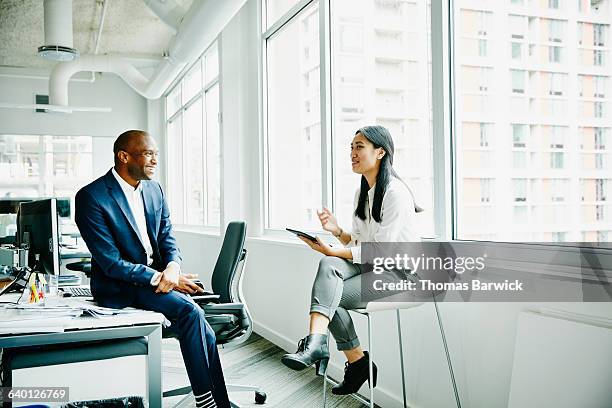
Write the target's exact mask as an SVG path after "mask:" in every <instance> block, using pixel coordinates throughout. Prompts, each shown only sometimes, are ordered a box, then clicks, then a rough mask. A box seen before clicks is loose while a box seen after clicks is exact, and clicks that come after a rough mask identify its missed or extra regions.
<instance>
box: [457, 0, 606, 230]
mask: <svg viewBox="0 0 612 408" xmlns="http://www.w3.org/2000/svg"><path fill="white" fill-rule="evenodd" d="M452 3H453V4H454V23H455V24H454V33H453V36H454V40H455V43H457V44H464V43H466V41H468V40H470V39H472V38H473V36H474V34H473V31H474V27H475V26H476V25H475V23H474V21H473V20H474V18H475V17H474V16H476V15H479V13H485V12H486V13H488V14H489V16H490V18H491V20H492V21H494V22H495V23H494V24H490V25H489V26H488V28H487V30H486V34H484V35H481V37H483V38H494V39H495V41H497V44H498V46H497V47H496V48H498V49H499V50H500V53H499V54H496V55H495V58H491V59H488V60H486V61H483V60H478V59H475V58H473V51H471V49H470V48H466V47H457V48H456V49H455V55H454V67H453V69H454V73H455V75H454V78H455V89H454V121H455V132H454V137H455V141H456V150H455V159H456V169H457V172H456V174H457V176H456V180H455V181H456V185H457V195H456V206H457V211H456V225H457V230H456V236H455V238H460V239H487V240H489V239H490V240H504V241H580V240H581V239H584V238H588V239H589V240H597V239H599V238H607V231H608V230H610V222H611V221H612V220H611V219H610V218H609V217H608V212H607V208H608V207H607V206H606V205H604V204H605V201H604V200H605V199H606V193H607V190H608V185H610V182H609V180H610V178H611V177H610V174H611V173H610V170H611V168H610V167H609V166H610V164H609V160H608V159H607V158H608V154H607V153H608V151H607V148H608V147H609V146H607V145H606V136H607V135H608V134H609V132H610V127H611V121H610V116H609V104H610V102H609V100H608V99H607V96H608V95H609V94H610V88H609V86H610V85H609V83H610V76H611V71H610V65H609V63H608V55H609V53H610V49H609V43H610V39H609V26H610V23H611V22H612V16H611V15H610V13H609V12H608V11H607V10H608V9H607V6H606V7H603V8H599V9H597V8H595V7H591V4H590V2H588V1H586V0H579V1H574V2H554V1H551V2H548V3H546V2H544V3H543V2H537V1H529V2H517V1H511V0H507V1H505V2H504V1H499V2H497V1H496V2H494V4H491V3H487V4H485V2H479V3H476V2H473V1H468V0H455V1H454V2H452ZM481 3H482V4H481ZM606 3H607V2H604V3H603V4H606ZM479 5H481V6H482V7H479ZM493 6H494V7H493ZM550 9H554V11H550ZM573 33H577V36H574V35H573ZM524 48H526V49H527V50H528V54H527V55H526V54H525V53H524V52H523V49H524ZM508 50H510V51H508ZM480 69H486V70H487V71H488V72H489V75H490V79H491V82H492V83H494V84H497V86H495V87H494V88H488V89H485V90H481V92H480V97H481V98H486V103H483V104H475V103H471V102H472V101H473V99H474V87H473V82H474V80H475V79H474V74H473V73H472V72H478V70H480ZM479 123H480V124H487V125H488V126H489V127H490V129H491V131H490V132H489V133H488V135H487V136H488V138H489V139H490V141H491V143H489V144H488V146H482V145H481V146H477V145H475V144H474V143H472V142H470V141H472V140H475V139H477V138H478V129H479V128H478V126H477V124H479ZM475 151H476V152H481V153H484V152H486V153H487V154H488V155H490V157H491V159H492V161H493V162H494V163H495V165H494V166H485V165H483V163H482V161H478V160H475V156H474V152H475ZM485 186H486V188H485ZM487 190H488V193H490V195H491V196H490V197H491V199H488V198H489V197H488V193H487ZM478 197H480V199H478ZM484 197H487V199H483V198H484ZM493 197H494V198H495V199H493Z"/></svg>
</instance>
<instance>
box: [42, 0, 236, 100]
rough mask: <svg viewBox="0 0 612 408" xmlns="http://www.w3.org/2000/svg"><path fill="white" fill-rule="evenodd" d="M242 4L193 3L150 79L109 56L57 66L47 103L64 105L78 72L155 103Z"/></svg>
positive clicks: (232, 0) (203, 0)
mask: <svg viewBox="0 0 612 408" xmlns="http://www.w3.org/2000/svg"><path fill="white" fill-rule="evenodd" d="M245 2H246V0H224V1H222V2H219V1H218V0H201V1H198V0H196V1H194V2H193V4H192V6H191V8H190V9H189V11H188V12H187V14H186V15H185V17H184V18H183V20H182V22H181V25H180V27H179V29H178V32H177V34H176V35H175V36H174V37H173V38H172V40H171V41H170V46H169V49H168V56H167V58H165V59H164V60H163V61H162V62H161V63H160V64H159V65H158V66H157V68H156V70H155V72H154V73H153V75H152V77H151V78H150V79H147V78H146V77H145V76H144V75H143V74H142V73H141V72H140V71H138V70H137V69H136V68H135V67H134V66H133V65H131V64H130V63H129V62H127V61H126V60H125V59H123V58H119V57H115V56H112V55H96V56H91V55H83V56H81V57H80V58H79V59H78V60H75V61H71V62H64V63H59V64H57V65H56V66H55V68H54V69H53V71H52V73H51V78H50V80H49V103H50V104H53V105H68V82H69V80H70V78H71V77H72V76H73V75H74V74H75V73H77V72H80V71H97V72H112V73H115V74H117V75H119V76H120V77H121V78H122V79H123V80H124V81H125V82H126V83H127V84H128V85H129V86H131V87H132V89H134V90H135V91H136V92H138V93H139V94H140V95H142V96H144V97H145V98H147V99H158V98H160V97H161V96H162V94H163V93H164V92H165V91H166V89H167V88H168V87H169V86H170V84H171V83H172V81H174V79H175V78H176V77H177V76H178V75H179V74H180V73H181V72H182V71H183V70H184V69H185V67H187V66H188V65H190V64H191V63H193V62H194V61H195V60H196V59H197V58H198V57H199V56H200V55H201V54H202V53H203V52H204V51H205V50H206V48H207V47H208V46H209V45H210V44H211V43H212V42H213V41H214V40H215V39H216V38H217V36H218V35H219V33H221V30H223V28H224V27H225V26H226V25H227V23H229V21H230V20H231V19H232V18H233V17H234V15H235V14H236V13H237V12H238V10H240V8H241V7H242V6H243V5H244V3H245Z"/></svg>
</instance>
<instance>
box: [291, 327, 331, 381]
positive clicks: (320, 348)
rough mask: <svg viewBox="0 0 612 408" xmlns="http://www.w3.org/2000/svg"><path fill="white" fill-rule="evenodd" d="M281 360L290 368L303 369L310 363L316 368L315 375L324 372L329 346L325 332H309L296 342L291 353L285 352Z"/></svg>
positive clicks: (327, 360)
mask: <svg viewBox="0 0 612 408" xmlns="http://www.w3.org/2000/svg"><path fill="white" fill-rule="evenodd" d="M281 361H282V362H283V364H284V365H286V366H287V367H289V368H291V369H292V370H297V371H300V370H303V369H305V368H307V367H310V366H311V365H313V364H314V365H315V366H316V368H317V375H323V374H325V370H327V363H328V362H329V347H328V346H327V335H326V334H311V335H309V336H306V337H304V338H303V339H301V340H300V341H299V342H298V349H297V351H296V352H295V353H293V354H285V355H284V356H283V358H281Z"/></svg>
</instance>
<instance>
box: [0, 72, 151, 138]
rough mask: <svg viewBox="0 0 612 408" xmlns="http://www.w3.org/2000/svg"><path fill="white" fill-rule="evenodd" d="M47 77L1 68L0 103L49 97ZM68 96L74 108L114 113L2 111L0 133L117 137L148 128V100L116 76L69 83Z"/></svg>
mask: <svg viewBox="0 0 612 408" xmlns="http://www.w3.org/2000/svg"><path fill="white" fill-rule="evenodd" d="M48 75H49V73H48V72H45V71H41V70H30V69H15V68H0V89H2V93H1V94H0V102H4V103H22V104H33V103H35V95H36V94H42V95H48V94H49V90H48V82H49V81H48V79H46V78H48ZM79 77H80V78H82V77H83V75H81V76H79ZM85 77H88V76H85ZM68 96H69V101H70V104H71V105H74V106H96V107H110V108H112V112H110V113H100V112H74V113H71V114H62V113H36V112H34V110H29V109H28V110H26V109H6V108H2V109H0V134H2V133H4V134H26V135H62V136H84V135H86V136H104V137H116V136H117V135H119V134H120V133H121V132H123V131H124V130H127V129H146V126H147V106H146V102H145V99H144V98H142V97H141V96H140V95H138V94H137V93H136V92H134V91H133V90H132V89H131V88H129V87H128V86H127V85H125V83H124V82H123V80H121V79H120V78H119V77H117V76H116V75H113V74H106V73H105V74H101V75H98V76H97V79H96V81H95V82H93V83H90V82H86V81H70V85H69V93H68Z"/></svg>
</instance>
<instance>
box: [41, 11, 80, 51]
mask: <svg viewBox="0 0 612 408" xmlns="http://www.w3.org/2000/svg"><path fill="white" fill-rule="evenodd" d="M44 1H45V2H44V10H45V45H43V46H40V47H38V55H40V56H41V57H43V58H46V59H50V60H54V61H72V60H73V59H75V58H76V57H78V56H79V52H78V51H77V50H76V49H74V48H73V43H72V0H44Z"/></svg>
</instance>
